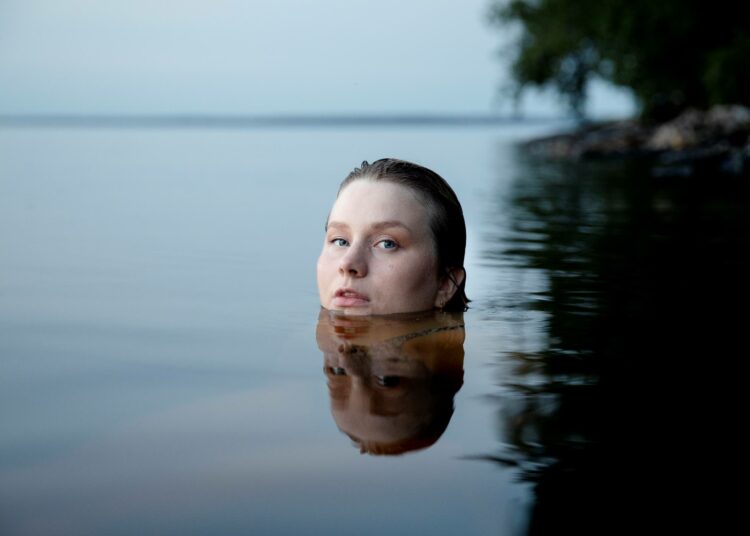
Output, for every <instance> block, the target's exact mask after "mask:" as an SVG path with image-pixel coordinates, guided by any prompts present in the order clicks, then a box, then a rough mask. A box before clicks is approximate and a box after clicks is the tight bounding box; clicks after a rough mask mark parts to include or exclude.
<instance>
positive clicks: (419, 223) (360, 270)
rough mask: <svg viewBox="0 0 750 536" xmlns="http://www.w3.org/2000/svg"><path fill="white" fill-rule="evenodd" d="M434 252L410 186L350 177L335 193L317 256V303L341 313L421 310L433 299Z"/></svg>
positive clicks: (425, 218)
mask: <svg viewBox="0 0 750 536" xmlns="http://www.w3.org/2000/svg"><path fill="white" fill-rule="evenodd" d="M439 287H440V285H439V281H438V276H437V255H436V252H435V244H434V240H433V238H432V234H431V232H430V228H429V214H428V210H427V208H426V207H425V204H424V203H423V202H422V201H421V199H420V198H418V197H417V194H416V193H415V192H413V191H412V190H411V189H409V188H407V187H406V186H402V185H400V184H395V183H392V182H388V181H373V180H369V179H357V180H355V181H353V182H351V183H349V184H348V185H347V186H346V187H345V188H344V190H343V191H341V193H340V194H339V196H338V199H336V202H335V203H334V205H333V209H332V210H331V214H330V216H329V219H328V226H327V229H326V238H325V242H324V243H323V251H322V252H321V254H320V258H319V259H318V291H319V292H320V303H321V305H322V306H323V307H325V308H326V309H329V310H335V311H341V312H342V313H345V314H354V315H369V314H391V313H406V312H414V311H425V310H428V309H432V308H433V307H435V306H436V305H437V300H438V291H439Z"/></svg>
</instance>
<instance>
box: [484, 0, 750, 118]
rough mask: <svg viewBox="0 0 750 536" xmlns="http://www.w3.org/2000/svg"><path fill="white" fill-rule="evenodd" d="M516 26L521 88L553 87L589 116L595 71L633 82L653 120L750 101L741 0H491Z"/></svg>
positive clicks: (497, 19) (749, 35) (747, 20)
mask: <svg viewBox="0 0 750 536" xmlns="http://www.w3.org/2000/svg"><path fill="white" fill-rule="evenodd" d="M490 20H491V22H493V23H495V24H498V25H501V26H504V27H507V26H513V25H517V26H519V28H520V37H519V39H518V42H517V47H516V48H515V50H514V51H513V55H514V57H513V63H512V76H513V81H514V86H515V89H516V90H517V92H519V93H520V92H522V91H523V90H524V89H525V88H527V87H529V86H547V85H553V86H554V87H555V88H556V89H557V91H558V92H559V93H561V94H562V95H563V96H564V97H566V98H567V100H568V102H569V104H570V106H571V108H572V110H573V111H574V112H576V113H577V114H579V115H580V114H581V112H582V110H583V105H584V103H585V100H586V88H587V85H588V82H589V81H590V80H591V79H592V78H595V77H600V78H602V79H604V80H607V81H609V82H612V83H613V84H615V85H619V86H623V87H627V88H629V89H631V90H632V92H633V94H634V95H635V97H636V99H637V100H638V103H639V105H640V109H641V112H642V115H643V116H644V118H645V119H651V120H663V119H667V118H669V117H672V116H674V115H676V114H677V113H679V112H680V111H682V110H684V109H685V108H687V107H691V106H692V107H698V108H705V107H707V106H709V105H712V104H719V103H723V104H730V103H731V104H745V105H748V104H750V68H749V67H750V17H748V16H747V15H746V14H745V12H744V4H743V3H742V2H735V1H734V0H714V1H712V2H706V1H704V0H658V1H655V0H493V3H492V5H491V8H490Z"/></svg>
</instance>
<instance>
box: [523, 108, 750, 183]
mask: <svg viewBox="0 0 750 536" xmlns="http://www.w3.org/2000/svg"><path fill="white" fill-rule="evenodd" d="M526 147H527V148H528V149H529V150H530V151H531V152H533V153H535V154H539V155H541V156H545V157H549V158H561V159H573V160H577V159H591V158H612V157H651V158H653V159H654V161H655V165H654V167H653V174H654V175H658V176H691V175H697V174H703V173H711V174H716V173H720V174H726V175H737V176H750V108H747V107H744V106H736V105H721V106H714V107H713V108H711V109H709V110H696V109H690V110H687V111H685V112H684V113H682V114H681V115H679V116H678V117H676V118H674V119H672V120H671V121H668V122H666V123H662V124H657V125H646V124H643V123H641V122H639V121H637V120H623V121H614V122H608V123H598V124H591V125H586V126H582V127H580V128H579V129H578V130H576V131H574V132H570V133H565V134H559V135H555V136H550V137H547V138H541V139H536V140H532V141H530V142H527V143H526Z"/></svg>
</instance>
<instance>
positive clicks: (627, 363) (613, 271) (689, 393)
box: [484, 161, 750, 534]
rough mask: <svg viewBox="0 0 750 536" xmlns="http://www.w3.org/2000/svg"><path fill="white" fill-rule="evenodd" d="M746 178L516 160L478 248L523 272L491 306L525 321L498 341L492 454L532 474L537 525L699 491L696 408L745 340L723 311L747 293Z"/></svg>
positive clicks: (565, 528) (614, 515)
mask: <svg viewBox="0 0 750 536" xmlns="http://www.w3.org/2000/svg"><path fill="white" fill-rule="evenodd" d="M747 190H748V188H747V186H746V185H743V184H741V183H738V182H732V183H727V182H724V183H719V182H717V181H713V180H711V178H710V177H701V178H699V179H698V181H696V182H694V183H688V182H681V183H679V184H677V183H669V182H664V181H655V180H654V179H653V178H651V177H650V176H649V175H648V173H646V172H644V170H642V169H638V165H637V164H634V165H627V166H626V165H624V164H623V163H621V162H617V163H592V164H588V165H576V166H568V165H557V164H554V165H553V164H550V163H544V162H538V161H527V162H524V163H522V176H521V177H520V178H519V179H518V180H517V181H516V182H515V185H514V188H513V191H512V193H511V199H510V201H511V202H510V204H507V202H506V201H505V200H503V201H501V203H502V204H501V205H500V206H499V207H498V213H502V214H507V213H508V212H509V213H510V214H509V218H510V227H504V226H500V230H499V232H498V233H497V234H496V235H495V236H490V237H489V240H488V243H493V244H498V243H500V244H503V246H502V247H500V248H496V249H495V248H493V249H492V250H489V251H487V252H485V255H484V256H485V258H486V259H488V260H490V261H491V262H493V263H494V264H496V265H497V266H501V267H502V268H503V270H504V271H505V272H506V273H507V272H508V271H510V272H513V273H515V274H516V276H517V277H516V281H518V286H520V287H521V288H513V289H508V290H507V291H506V295H505V296H499V297H496V298H498V300H497V302H498V303H499V302H500V300H502V299H504V303H503V307H505V312H504V313H503V311H497V313H499V314H506V315H507V311H508V310H510V311H516V313H515V314H517V315H518V316H519V317H521V318H520V320H519V321H517V322H516V323H515V324H514V326H515V329H516V330H517V331H518V332H519V333H520V334H521V335H523V336H521V337H518V341H521V342H518V343H517V345H516V346H517V347H515V348H512V349H510V350H508V351H504V352H502V353H501V356H502V357H501V360H502V362H503V363H505V364H506V365H508V364H509V365H510V366H508V367H506V369H509V373H506V375H505V376H504V377H503V378H502V379H501V382H502V383H503V385H504V386H505V390H504V391H503V394H502V395H500V396H499V399H500V400H499V407H500V410H499V430H500V432H501V436H502V440H503V448H502V449H501V450H500V452H498V453H495V454H491V455H489V456H487V458H489V459H491V460H494V461H496V462H499V463H501V464H503V465H505V466H514V467H517V468H518V474H519V477H520V478H522V479H524V480H526V481H529V482H531V483H533V484H534V494H535V505H534V508H533V510H532V512H531V519H530V523H529V533H530V534H550V533H554V534H568V533H570V534H581V533H586V534H589V533H592V534H593V533H596V534H612V533H623V532H627V531H630V532H631V533H632V531H635V530H639V529H643V527H644V526H650V527H653V526H654V525H655V524H658V525H665V526H667V525H673V524H674V523H676V522H678V520H679V519H680V518H681V517H683V516H684V515H685V510H684V509H685V508H686V507H687V505H691V504H695V502H696V501H695V496H696V494H695V493H694V492H695V490H694V488H691V487H690V486H685V485H683V484H679V483H680V482H685V481H686V478H689V477H690V475H691V469H690V468H691V467H695V463H696V462H695V460H696V458H697V454H696V453H697V452H699V450H700V451H702V452H704V453H705V452H706V450H703V449H702V447H699V449H696V448H695V447H696V445H698V444H700V441H701V439H702V436H703V435H704V434H701V433H699V431H698V430H697V428H696V426H697V424H696V423H697V422H698V421H699V420H702V419H705V420H704V421H703V422H710V421H711V419H712V417H711V416H709V415H707V413H709V408H710V401H711V400H712V398H713V397H714V394H713V393H712V389H714V386H715V385H717V386H721V385H724V386H726V381H727V380H726V379H722V380H720V381H718V382H716V383H713V382H712V380H711V378H712V377H714V378H715V376H717V375H722V372H721V371H722V370H723V367H721V365H720V361H717V360H721V359H722V357H723V356H725V355H732V354H733V353H736V350H737V348H741V347H742V346H743V345H742V342H741V337H740V336H739V334H740V333H741V332H742V330H741V326H740V324H741V322H740V321H739V317H738V316H736V315H731V314H729V312H730V311H732V310H733V307H732V302H733V301H738V302H739V303H743V304H744V303H746V302H745V300H746V298H747V292H746V289H747V283H746V281H747V276H746V273H747V272H746V270H747V263H746V261H744V260H742V259H743V258H744V251H745V250H746V249H747V247H748V246H749V245H750V244H749V243H748V242H750V240H749V239H748V235H747V233H745V232H744V229H747V228H749V227H748V223H750V222H748V219H749V218H748V211H747V206H748V195H747V193H748V192H747ZM529 281H532V282H536V283H532V284H534V285H535V286H532V287H529V283H528V282H529ZM519 311H520V313H518V312H519ZM539 318H542V319H543V320H542V321H541V322H538V321H537V322H536V323H534V322H532V321H531V319H536V320H538V319H539ZM516 320H518V319H516ZM524 331H526V333H523V332H524ZM528 332H531V337H529V336H528V335H529V333H528ZM529 339H534V340H535V341H536V342H537V344H536V345H535V347H534V348H531V347H529V345H528V344H527V343H528V340H529ZM523 341H526V343H523ZM524 344H526V346H524ZM504 350H505V349H504ZM712 371H713V372H712ZM719 396H721V395H719ZM690 453H692V455H691V454H690ZM685 461H688V463H687V464H686V463H685ZM690 489H693V493H690V492H688V493H685V491H686V490H690ZM688 495H693V496H692V497H688ZM667 499H668V500H667ZM698 502H699V504H700V506H705V503H704V502H703V501H698ZM667 504H678V505H679V506H678V509H674V508H673V507H668V506H667ZM680 509H682V511H679V510H680ZM646 524H647V525H646Z"/></svg>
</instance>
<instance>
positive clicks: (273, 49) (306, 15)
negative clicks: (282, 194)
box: [0, 0, 632, 115]
mask: <svg viewBox="0 0 750 536" xmlns="http://www.w3.org/2000/svg"><path fill="white" fill-rule="evenodd" d="M488 3H489V0H318V1H313V0H307V1H304V0H267V1H264V2H260V1H255V0H244V1H243V0H0V113H44V112H52V113H209V114H233V113H240V114H278V113H281V114H295V113H301V114H325V113H339V114H346V113H480V114H483V113H491V112H505V113H507V112H509V111H510V110H511V107H510V105H509V104H508V103H507V102H503V101H501V100H499V99H498V98H497V95H498V88H499V87H500V86H501V85H502V83H503V81H504V80H507V75H506V74H505V70H504V67H503V63H502V61H501V60H500V59H499V56H498V52H499V50H500V48H501V45H502V44H503V42H506V41H507V39H508V35H507V34H506V35H503V34H502V33H501V31H500V30H498V29H497V28H494V27H490V26H488V25H487V23H486V11H487V6H488ZM592 104H593V112H594V113H595V114H602V115H622V114H627V113H629V112H630V111H631V110H632V104H631V102H630V99H629V98H627V96H625V95H623V94H621V93H619V92H616V91H612V90H608V89H606V88H597V89H596V90H595V92H594V100H593V103H592ZM523 110H524V112H525V113H526V114H528V115H550V114H552V115H557V114H559V113H560V112H561V110H562V107H561V106H560V105H559V104H558V100H557V99H555V98H554V97H552V96H550V95H531V96H529V98H527V99H525V101H524V106H523Z"/></svg>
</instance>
